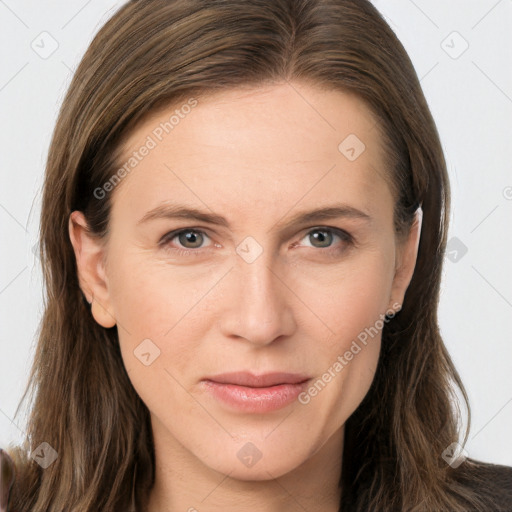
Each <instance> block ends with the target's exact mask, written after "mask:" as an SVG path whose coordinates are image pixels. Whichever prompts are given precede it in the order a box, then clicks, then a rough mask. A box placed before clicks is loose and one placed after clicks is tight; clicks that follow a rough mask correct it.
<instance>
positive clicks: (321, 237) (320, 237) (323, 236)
mask: <svg viewBox="0 0 512 512" xmlns="http://www.w3.org/2000/svg"><path fill="white" fill-rule="evenodd" d="M330 236H331V235H330V234H328V233H327V231H315V232H314V233H313V238H315V239H316V241H317V242H321V243H322V242H325V241H327V242H329V241H330V240H329V237H330ZM325 246H329V243H327V244H326V245H323V246H322V247H325Z"/></svg>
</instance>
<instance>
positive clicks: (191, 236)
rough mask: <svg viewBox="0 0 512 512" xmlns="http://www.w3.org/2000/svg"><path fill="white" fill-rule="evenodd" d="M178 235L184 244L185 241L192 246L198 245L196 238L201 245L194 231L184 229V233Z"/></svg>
mask: <svg viewBox="0 0 512 512" xmlns="http://www.w3.org/2000/svg"><path fill="white" fill-rule="evenodd" d="M180 237H183V238H182V239H181V240H180V242H181V243H182V244H183V245H185V246H186V245H187V243H190V244H192V245H193V246H194V247H196V246H197V245H198V240H199V245H201V243H200V236H199V235H198V234H197V233H195V232H194V231H186V232H185V233H182V234H181V235H180ZM198 237H199V238H198Z"/></svg>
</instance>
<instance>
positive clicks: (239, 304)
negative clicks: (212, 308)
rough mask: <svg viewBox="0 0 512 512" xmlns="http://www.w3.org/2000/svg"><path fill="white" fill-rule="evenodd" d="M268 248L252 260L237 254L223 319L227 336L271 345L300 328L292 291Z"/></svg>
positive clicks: (221, 323)
mask: <svg viewBox="0 0 512 512" xmlns="http://www.w3.org/2000/svg"><path fill="white" fill-rule="evenodd" d="M264 255H265V252H264V253H263V254H262V255H260V257H258V258H257V259H256V260H255V261H253V262H252V263H247V262H246V261H244V260H243V258H240V257H238V256H237V261H236V264H235V268H234V269H233V270H232V272H230V280H229V283H230V286H229V287H228V290H226V294H227V295H226V297H229V300H226V303H225V308H223V311H222V319H221V322H220V325H221V330H222V333H223V334H224V335H225V336H227V337H231V338H233V337H235V338H243V339H245V340H247V341H249V342H251V343H253V344H255V345H268V344H270V343H272V342H273V341H274V340H276V339H277V338H280V337H282V336H290V335H291V334H292V333H293V332H294V330H295V329H296V322H295V318H294V310H293V304H291V302H290V301H293V300H294V295H293V293H292V291H290V289H289V288H288V287H287V285H286V280H285V279H284V278H283V277H281V276H280V275H279V274H278V272H277V270H276V269H275V268H273V267H276V266H275V265H273V264H272V261H271V258H270V257H268V258H267V257H265V256H264Z"/></svg>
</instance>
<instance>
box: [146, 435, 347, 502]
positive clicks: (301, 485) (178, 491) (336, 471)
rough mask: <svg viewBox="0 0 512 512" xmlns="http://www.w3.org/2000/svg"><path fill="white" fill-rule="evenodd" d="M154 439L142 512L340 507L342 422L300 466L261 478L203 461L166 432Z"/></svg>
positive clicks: (155, 436)
mask: <svg viewBox="0 0 512 512" xmlns="http://www.w3.org/2000/svg"><path fill="white" fill-rule="evenodd" d="M153 429H154V430H155V428H154V427H153ZM155 433H156V432H155ZM167 434H168V432H167ZM154 439H155V484H154V486H153V488H152V490H151V492H150V497H149V501H148V505H147V508H146V512H182V511H183V512H185V511H186V512H203V511H206V510H207V511H208V512H235V511H236V512H249V511H250V512H253V511H254V510H258V511H261V512H297V511H304V510H307V511H308V512H320V511H322V512H338V510H339V506H340V500H341V490H340V489H339V481H340V475H341V455H342V451H343V428H342V429H341V430H338V431H337V432H335V433H334V434H333V435H332V436H331V437H330V438H329V439H328V441H327V442H326V443H325V444H324V445H323V446H322V447H320V448H319V449H318V450H317V451H316V452H315V453H313V454H312V455H311V456H310V457H309V458H308V459H307V460H306V461H304V463H303V464H301V465H300V466H299V467H296V468H293V469H292V470H291V471H289V472H288V473H285V474H284V475H282V476H280V477H279V478H271V475H270V473H269V479H266V480H240V479H236V478H233V477H230V476H229V474H227V475H226V474H223V473H220V472H218V471H216V470H214V469H212V468H211V467H209V466H207V465H205V464H204V463H203V462H202V461H201V460H199V459H198V458H197V457H195V456H194V455H193V454H192V453H191V452H190V451H189V450H187V449H186V448H185V447H184V446H182V445H181V444H179V443H177V442H176V440H175V439H174V438H171V439H169V435H167V436H158V435H154ZM164 440H165V441H164Z"/></svg>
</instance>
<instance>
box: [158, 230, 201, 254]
mask: <svg viewBox="0 0 512 512" xmlns="http://www.w3.org/2000/svg"><path fill="white" fill-rule="evenodd" d="M207 238H209V237H208V235H207V234H206V233H205V232H204V231H201V230H198V229H191V228H188V229H182V230H180V231H173V232H171V233H167V234H166V235H164V237H163V238H162V240H161V241H160V242H159V245H161V246H165V247H169V245H170V244H171V242H173V243H174V244H175V245H178V247H169V248H170V249H172V250H177V251H178V252H184V253H187V252H197V251H193V249H203V248H205V247H209V246H208V245H207V246H204V245H202V244H203V243H204V241H205V239H207ZM180 246H181V247H180ZM183 249H187V250H185V251H183Z"/></svg>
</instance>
